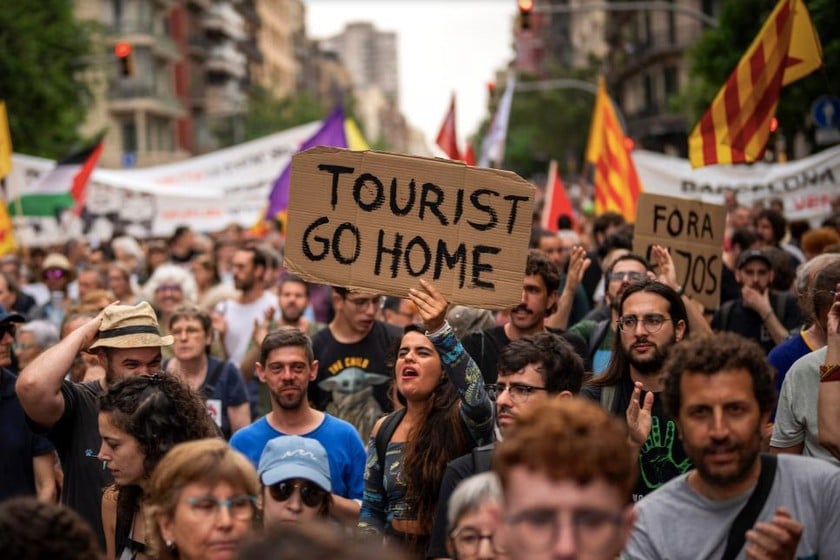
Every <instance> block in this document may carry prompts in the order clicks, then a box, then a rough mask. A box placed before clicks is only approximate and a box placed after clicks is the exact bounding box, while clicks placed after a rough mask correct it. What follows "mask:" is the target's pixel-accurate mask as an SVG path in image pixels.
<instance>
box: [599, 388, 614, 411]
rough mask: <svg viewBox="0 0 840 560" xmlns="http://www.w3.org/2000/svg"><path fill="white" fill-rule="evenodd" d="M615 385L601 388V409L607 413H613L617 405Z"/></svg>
mask: <svg viewBox="0 0 840 560" xmlns="http://www.w3.org/2000/svg"><path fill="white" fill-rule="evenodd" d="M615 388H616V386H615V385H604V386H602V387H601V408H603V409H604V410H606V411H607V412H610V413H612V412H613V405H614V404H615Z"/></svg>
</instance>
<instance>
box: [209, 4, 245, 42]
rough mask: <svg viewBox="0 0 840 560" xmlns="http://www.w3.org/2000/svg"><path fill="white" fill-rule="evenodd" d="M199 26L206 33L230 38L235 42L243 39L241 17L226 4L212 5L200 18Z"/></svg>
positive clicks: (243, 29)
mask: <svg viewBox="0 0 840 560" xmlns="http://www.w3.org/2000/svg"><path fill="white" fill-rule="evenodd" d="M201 25H202V27H203V28H204V30H205V31H207V32H208V33H213V34H217V35H221V36H224V37H230V38H231V39H234V40H236V41H242V40H244V39H245V27H244V25H243V22H242V16H240V15H239V14H238V13H237V11H236V10H235V9H234V8H233V7H231V6H230V5H228V4H214V5H213V7H212V8H211V9H210V10H209V11H208V12H207V13H205V14H204V15H203V16H202V18H201Z"/></svg>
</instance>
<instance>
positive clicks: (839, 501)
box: [621, 455, 840, 560]
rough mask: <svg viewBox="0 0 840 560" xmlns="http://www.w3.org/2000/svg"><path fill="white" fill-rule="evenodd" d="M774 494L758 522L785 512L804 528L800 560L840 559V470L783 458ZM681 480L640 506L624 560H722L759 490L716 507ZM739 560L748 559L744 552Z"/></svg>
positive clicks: (802, 459)
mask: <svg viewBox="0 0 840 560" xmlns="http://www.w3.org/2000/svg"><path fill="white" fill-rule="evenodd" d="M778 460H779V462H778V468H777V469H776V476H775V478H774V480H773V488H772V490H771V491H770V495H769V496H768V497H767V501H766V502H765V504H764V507H763V508H762V510H761V514H760V515H759V517H758V521H764V522H769V521H771V520H772V518H773V515H774V514H775V512H776V508H778V507H781V506H784V507H785V508H787V509H788V511H790V514H791V517H793V519H796V520H797V521H799V522H800V523H802V525H803V526H804V528H805V529H804V531H803V533H802V538H801V539H800V540H799V546H798V548H797V549H796V558H797V559H798V560H806V559H816V558H840V538H838V535H840V515H838V514H837V512H838V511H840V469H838V468H837V467H834V466H832V465H829V464H828V463H827V462H825V461H820V460H817V459H813V458H810V457H799V456H795V455H780V456H778ZM689 474H690V473H687V474H684V475H682V476H680V477H679V478H675V479H674V480H672V481H671V482H669V483H668V484H666V485H665V486H663V487H661V488H660V489H658V490H656V491H655V492H653V493H652V494H650V495H649V496H647V497H646V498H645V499H643V500H642V501H641V502H639V503H638V504H636V525H635V528H634V530H633V534H632V535H631V537H630V542H629V543H628V544H627V547H626V548H625V549H624V552H622V554H621V558H622V560H656V559H661V560H681V559H685V560H696V559H698V558H720V557H721V556H722V555H723V551H724V548H725V547H726V538H727V536H728V534H729V527H730V525H732V521H733V520H734V519H735V517H736V516H737V515H738V512H739V511H740V510H741V508H742V507H743V506H744V504H745V503H746V502H747V500H748V499H749V497H750V494H751V493H752V491H753V489H752V488H750V489H749V490H748V491H747V492H745V493H744V494H741V495H740V496H737V497H734V498H731V499H728V500H723V501H714V500H710V499H708V498H706V497H704V496H701V495H700V494H698V493H697V492H695V491H694V490H693V489H692V488H691V487H690V486H689V484H688V482H687V478H688V475H689ZM738 558H739V559H742V558H746V554H745V553H744V551H743V550H742V551H741V553H740V554H739V555H738Z"/></svg>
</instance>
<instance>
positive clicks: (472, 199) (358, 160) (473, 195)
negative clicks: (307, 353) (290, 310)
mask: <svg viewBox="0 0 840 560" xmlns="http://www.w3.org/2000/svg"><path fill="white" fill-rule="evenodd" d="M534 194H535V189H534V187H533V186H532V185H531V184H529V183H528V182H527V181H525V180H524V179H522V178H521V177H519V176H518V175H516V174H514V173H511V172H509V171H501V170H496V169H481V168H476V167H470V166H468V165H465V164H463V163H461V162H454V161H449V160H441V159H429V158H419V157H412V156H406V155H400V154H390V153H384V152H372V151H365V152H353V151H350V150H341V149H337V148H313V149H311V150H307V151H305V152H302V153H299V154H297V155H295V156H294V157H293V158H292V175H291V188H290V201H289V212H288V216H289V222H288V234H287V242H286V251H285V260H286V262H285V266H286V268H287V269H289V270H290V271H292V272H295V273H297V274H300V275H301V276H303V277H304V278H306V279H309V280H312V281H315V282H321V283H325V284H331V285H334V286H344V287H348V288H356V289H360V290H365V291H369V292H376V293H383V294H387V295H394V296H398V297H405V296H406V295H407V294H408V289H409V288H413V287H416V286H417V284H418V281H419V279H420V278H424V279H426V280H429V281H430V282H433V283H434V284H435V285H436V286H437V288H438V289H439V290H440V291H441V293H442V294H443V295H444V296H445V297H446V298H447V300H448V301H450V302H451V303H455V304H463V305H472V306H478V307H483V308H486V309H504V308H508V307H512V306H514V305H517V304H518V303H519V302H520V301H521V295H522V277H523V274H524V273H525V263H526V258H527V253H528V240H529V237H530V233H531V214H532V211H533V205H534Z"/></svg>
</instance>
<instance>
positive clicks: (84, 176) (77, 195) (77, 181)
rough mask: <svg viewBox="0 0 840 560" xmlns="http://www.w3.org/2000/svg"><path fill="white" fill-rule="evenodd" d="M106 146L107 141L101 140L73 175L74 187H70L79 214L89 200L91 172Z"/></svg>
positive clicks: (75, 210) (75, 209) (75, 208)
mask: <svg viewBox="0 0 840 560" xmlns="http://www.w3.org/2000/svg"><path fill="white" fill-rule="evenodd" d="M104 148H105V142H99V144H97V146H96V147H95V148H94V149H93V151H92V152H91V153H90V155H89V156H88V157H87V159H85V160H84V162H83V163H82V168H81V169H80V170H79V172H78V173H77V174H76V176H75V177H73V187H72V188H71V189H70V194H71V195H72V196H73V200H74V201H75V202H76V204H75V206H74V207H73V212H74V213H75V214H76V215H77V216H78V215H80V214H81V213H82V209H83V208H84V207H85V201H86V200H87V185H88V180H89V179H90V174H91V173H93V168H94V167H96V164H97V163H98V162H99V156H101V155H102V150H103V149H104Z"/></svg>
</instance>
